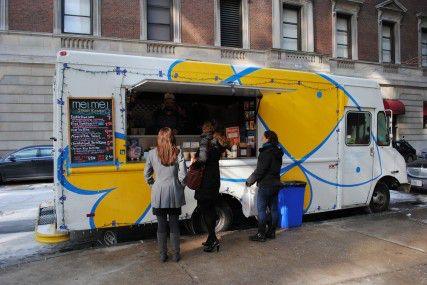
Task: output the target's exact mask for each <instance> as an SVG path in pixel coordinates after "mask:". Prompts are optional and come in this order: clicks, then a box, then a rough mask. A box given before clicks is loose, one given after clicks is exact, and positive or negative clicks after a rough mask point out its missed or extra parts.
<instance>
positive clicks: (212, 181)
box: [194, 134, 225, 200]
mask: <svg viewBox="0 0 427 285" xmlns="http://www.w3.org/2000/svg"><path fill="white" fill-rule="evenodd" d="M224 150H225V148H224V147H222V146H221V145H220V144H219V143H218V142H217V141H216V140H215V139H213V137H212V135H211V134H202V135H201V139H200V145H199V151H198V158H197V162H195V163H196V166H200V167H202V166H204V167H205V171H204V174H203V179H202V185H201V186H200V189H199V190H197V191H196V192H195V194H194V198H195V199H196V200H209V199H216V198H217V197H218V195H219V187H220V184H221V182H220V174H219V160H220V158H221V154H222V153H223V152H224Z"/></svg>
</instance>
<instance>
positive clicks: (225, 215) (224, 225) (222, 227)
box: [215, 201, 233, 232]
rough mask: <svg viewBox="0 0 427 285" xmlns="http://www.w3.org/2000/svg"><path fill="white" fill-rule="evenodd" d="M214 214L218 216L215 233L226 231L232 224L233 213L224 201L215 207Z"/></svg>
mask: <svg viewBox="0 0 427 285" xmlns="http://www.w3.org/2000/svg"><path fill="white" fill-rule="evenodd" d="M216 213H217V215H218V220H217V222H216V227H215V231H216V232H223V231H226V230H228V229H229V228H230V226H231V224H232V222H233V211H232V210H231V207H230V205H229V204H228V203H227V202H225V201H222V202H220V203H219V204H218V205H217V206H216Z"/></svg>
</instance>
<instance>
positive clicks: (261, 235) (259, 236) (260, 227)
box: [249, 224, 266, 242]
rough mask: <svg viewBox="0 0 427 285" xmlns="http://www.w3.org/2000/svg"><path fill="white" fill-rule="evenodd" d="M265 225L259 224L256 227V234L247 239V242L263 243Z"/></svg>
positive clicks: (264, 239)
mask: <svg viewBox="0 0 427 285" xmlns="http://www.w3.org/2000/svg"><path fill="white" fill-rule="evenodd" d="M265 227H266V225H265V224H259V225H258V232H257V233H256V234H255V235H253V236H250V237H249V240H251V241H260V242H265V241H266V238H265Z"/></svg>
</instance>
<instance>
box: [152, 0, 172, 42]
mask: <svg viewBox="0 0 427 285" xmlns="http://www.w3.org/2000/svg"><path fill="white" fill-rule="evenodd" d="M147 39H148V40H156V41H172V40H173V29H172V0H147Z"/></svg>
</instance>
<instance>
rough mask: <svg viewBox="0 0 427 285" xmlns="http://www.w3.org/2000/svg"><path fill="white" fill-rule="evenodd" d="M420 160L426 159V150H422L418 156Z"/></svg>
mask: <svg viewBox="0 0 427 285" xmlns="http://www.w3.org/2000/svg"><path fill="white" fill-rule="evenodd" d="M420 157H421V158H424V159H427V148H423V149H422V150H421V154H420Z"/></svg>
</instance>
